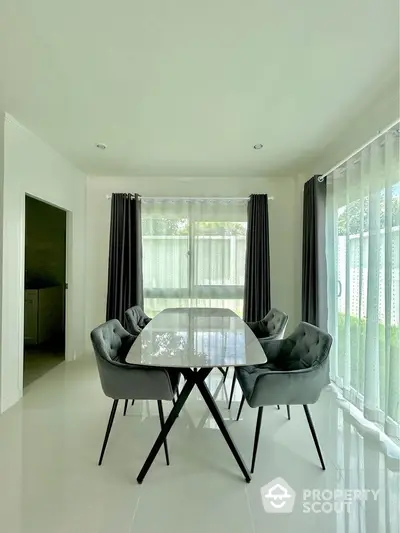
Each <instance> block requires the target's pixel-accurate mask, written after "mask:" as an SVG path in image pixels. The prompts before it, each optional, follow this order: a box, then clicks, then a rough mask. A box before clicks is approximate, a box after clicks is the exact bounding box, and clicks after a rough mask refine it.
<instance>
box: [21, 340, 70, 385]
mask: <svg viewBox="0 0 400 533" xmlns="http://www.w3.org/2000/svg"><path fill="white" fill-rule="evenodd" d="M64 360H65V354H64V349H63V348H62V347H60V346H56V345H51V344H49V345H41V346H25V350H24V388H25V387H27V386H28V385H30V384H31V383H32V382H33V381H36V380H37V379H38V378H40V377H42V376H43V375H44V374H46V373H47V372H48V371H49V370H51V369H52V368H54V367H55V366H57V365H59V364H60V363H62V362H63V361H64Z"/></svg>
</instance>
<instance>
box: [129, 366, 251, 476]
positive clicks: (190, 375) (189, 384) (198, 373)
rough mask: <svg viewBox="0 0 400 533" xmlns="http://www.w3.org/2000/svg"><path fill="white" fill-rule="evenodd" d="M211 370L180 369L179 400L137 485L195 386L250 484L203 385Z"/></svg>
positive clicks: (230, 438)
mask: <svg viewBox="0 0 400 533" xmlns="http://www.w3.org/2000/svg"><path fill="white" fill-rule="evenodd" d="M211 370H212V368H200V369H198V370H197V369H194V370H192V369H189V368H187V369H186V368H185V369H182V370H181V372H182V374H183V375H184V377H185V378H186V383H185V385H184V387H183V389H182V391H181V393H180V394H179V398H178V400H177V402H176V404H175V405H174V407H173V408H172V411H171V412H170V414H169V416H168V418H167V420H166V421H165V425H164V427H163V429H162V431H161V432H160V434H159V435H158V437H157V439H156V442H155V443H154V444H153V447H152V449H151V451H150V453H149V455H148V457H147V459H146V461H145V463H144V465H143V466H142V469H141V471H140V472H139V475H138V477H137V478H136V479H137V482H138V483H142V481H143V480H144V478H145V476H146V474H147V472H148V471H149V468H150V467H151V465H152V464H153V461H154V459H155V458H156V456H157V453H158V452H159V450H160V448H161V446H162V444H163V443H164V441H165V439H166V438H167V435H168V433H169V431H170V429H171V428H172V426H173V424H174V422H175V420H176V419H177V417H178V415H179V413H180V411H181V410H182V407H183V406H184V405H185V403H186V400H187V399H188V397H189V395H190V393H191V392H192V389H193V387H194V386H195V385H197V387H198V389H199V391H200V393H201V395H202V396H203V398H204V401H205V402H206V404H207V407H208V408H209V409H210V411H211V414H212V415H213V417H214V419H215V421H216V423H217V425H218V427H219V429H220V431H221V433H222V435H223V437H224V439H225V441H226V443H227V444H228V446H229V448H230V450H231V452H232V454H233V456H234V458H235V459H236V462H237V464H238V465H239V468H240V469H241V471H242V473H243V475H244V477H245V479H246V481H247V483H250V481H251V476H250V473H249V471H248V469H247V467H246V465H245V463H244V461H243V458H242V456H241V455H240V453H239V451H238V450H237V448H236V446H235V444H234V442H233V440H232V437H231V436H230V434H229V431H228V429H227V427H226V426H225V423H224V419H223V418H222V415H221V413H220V412H219V409H218V407H217V404H216V403H215V401H214V398H213V397H212V395H211V393H210V391H209V389H208V387H207V385H206V384H205V383H204V380H205V379H206V377H207V376H208V375H209V374H210V372H211Z"/></svg>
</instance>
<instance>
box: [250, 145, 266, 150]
mask: <svg viewBox="0 0 400 533" xmlns="http://www.w3.org/2000/svg"><path fill="white" fill-rule="evenodd" d="M263 146H264V145H263V144H255V145H254V146H253V148H254V150H261V148H263Z"/></svg>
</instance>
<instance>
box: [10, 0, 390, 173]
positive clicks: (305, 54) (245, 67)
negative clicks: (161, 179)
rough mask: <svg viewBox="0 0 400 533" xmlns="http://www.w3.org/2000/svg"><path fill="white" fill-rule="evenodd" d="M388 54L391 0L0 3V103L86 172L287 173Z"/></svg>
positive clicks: (330, 134)
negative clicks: (103, 148)
mask: <svg viewBox="0 0 400 533" xmlns="http://www.w3.org/2000/svg"><path fill="white" fill-rule="evenodd" d="M398 67H399V2H398V0H384V1H377V0H331V1H326V0H325V1H321V0H302V1H301V2H284V1H282V0H246V1H244V0H202V1H199V0H196V1H195V0H168V1H166V0H117V1H114V2H106V1H105V0H103V1H100V2H99V1H98V0H97V1H94V0H68V1H67V2H65V1H63V2H61V1H60V0H35V1H32V0H18V1H17V0H1V2H0V108H4V110H5V111H6V112H8V113H10V114H11V115H13V116H14V117H15V118H16V119H17V120H19V121H20V122H22V123H23V124H24V125H26V126H27V127H28V128H29V129H31V130H32V131H33V132H35V133H36V134H37V135H38V136H40V137H41V138H42V139H43V140H45V141H47V142H48V143H49V144H51V145H52V146H53V147H54V148H55V149H57V150H58V151H59V152H61V153H62V154H64V155H65V156H66V157H67V158H68V159H70V160H71V161H72V162H73V163H75V165H76V166H78V167H79V168H81V169H82V170H84V171H86V172H87V173H89V174H99V175H142V176H146V175H157V176H160V175H162V176H230V175H237V176H265V175H274V176H286V175H294V174H298V173H300V172H302V171H303V170H304V168H306V166H307V163H308V162H309V161H310V160H313V159H315V158H316V157H317V156H318V154H319V153H320V151H321V150H322V149H323V148H324V147H326V145H327V144H329V143H330V142H331V141H332V140H333V139H334V138H335V136H337V135H338V132H340V131H341V130H342V129H343V128H344V127H345V126H346V125H347V124H348V123H349V120H351V119H352V118H353V117H354V116H355V115H356V114H357V113H359V112H360V111H361V110H362V109H363V108H364V107H365V106H366V105H367V104H368V101H369V99H370V98H372V97H373V96H375V95H376V94H377V92H378V91H380V90H381V89H382V88H383V86H384V85H385V83H386V82H387V79H388V77H389V78H391V79H392V78H393V72H397V69H398ZM393 118H396V117H393ZM97 142H104V143H106V144H107V145H108V149H107V150H106V151H104V152H101V151H100V150H98V149H96V148H95V143H97ZM255 143H263V145H264V149H263V150H260V151H255V150H253V149H252V146H253V145H254V144H255Z"/></svg>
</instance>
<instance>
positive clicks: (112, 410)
mask: <svg viewBox="0 0 400 533" xmlns="http://www.w3.org/2000/svg"><path fill="white" fill-rule="evenodd" d="M117 407H118V400H114V402H113V405H112V408H111V413H110V418H109V419H108V424H107V429H106V434H105V437H104V442H103V447H102V448H101V453H100V459H99V466H100V465H101V463H102V462H103V456H104V452H105V451H106V448H107V443H108V438H109V436H110V432H111V428H112V425H113V422H114V417H115V413H116V411H117Z"/></svg>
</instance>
